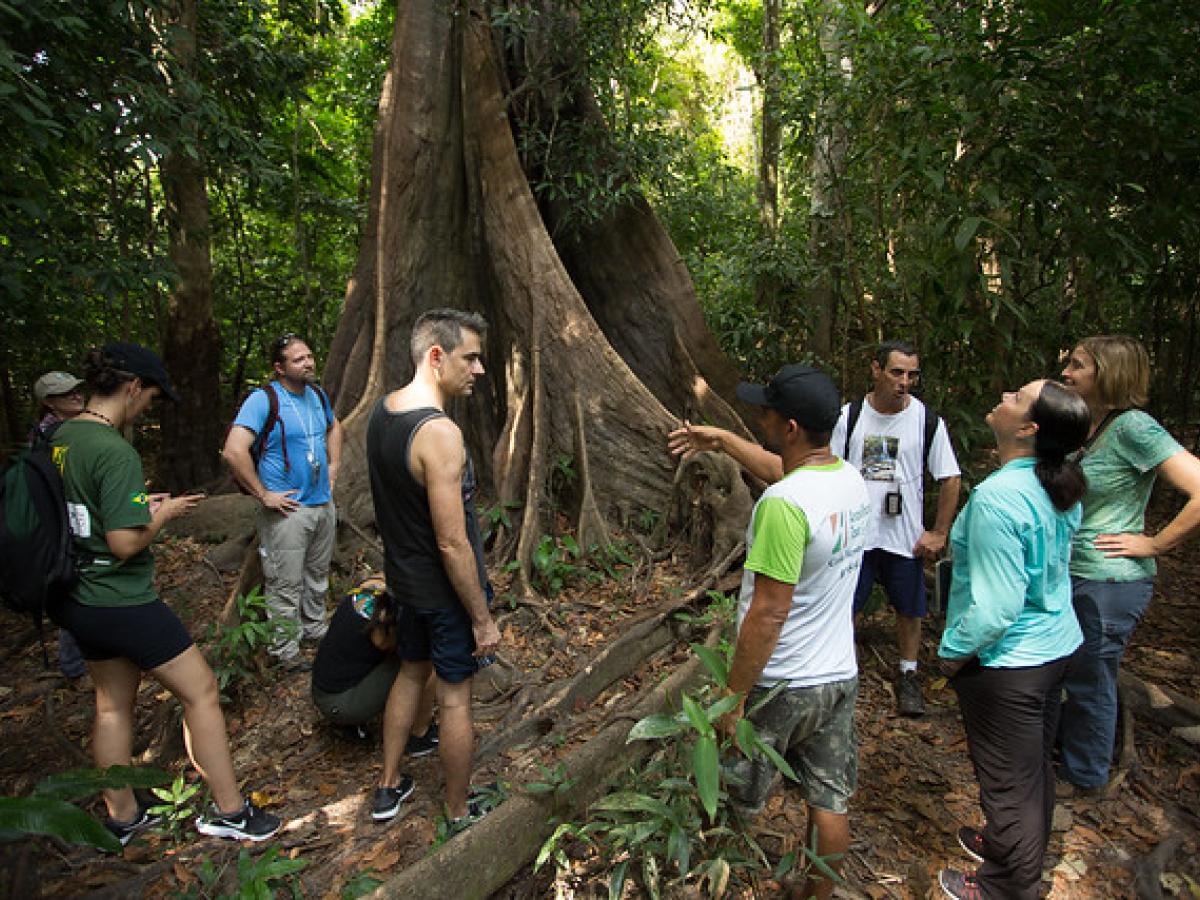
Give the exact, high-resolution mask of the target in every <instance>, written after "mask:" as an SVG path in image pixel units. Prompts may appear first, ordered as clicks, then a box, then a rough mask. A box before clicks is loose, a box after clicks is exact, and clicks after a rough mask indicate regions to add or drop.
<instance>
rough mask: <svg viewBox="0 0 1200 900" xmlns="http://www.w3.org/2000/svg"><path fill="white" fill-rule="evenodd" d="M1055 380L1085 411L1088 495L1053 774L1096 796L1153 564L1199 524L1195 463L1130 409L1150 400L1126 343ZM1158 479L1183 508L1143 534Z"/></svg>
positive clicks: (1101, 345)
mask: <svg viewBox="0 0 1200 900" xmlns="http://www.w3.org/2000/svg"><path fill="white" fill-rule="evenodd" d="M1062 378H1063V383H1064V384H1065V385H1066V386H1067V387H1068V388H1070V389H1071V390H1073V391H1074V392H1075V393H1077V394H1078V395H1079V396H1080V397H1082V398H1083V400H1084V402H1086V403H1087V405H1088V410H1089V411H1090V412H1091V417H1092V427H1091V432H1090V435H1089V437H1088V443H1087V444H1086V445H1085V446H1084V449H1083V452H1082V455H1081V457H1080V463H1081V464H1082V466H1083V471H1084V474H1086V475H1087V480H1088V490H1087V493H1086V494H1085V495H1084V498H1083V524H1082V525H1081V526H1080V528H1079V531H1078V533H1077V534H1076V535H1075V542H1074V544H1073V547H1072V555H1071V587H1072V594H1073V602H1074V605H1075V614H1076V615H1077V616H1078V617H1079V624H1080V627H1081V628H1082V629H1083V637H1084V642H1083V646H1082V647H1081V648H1080V649H1079V652H1078V653H1076V655H1075V658H1074V659H1073V660H1072V662H1071V667H1070V670H1069V672H1068V674H1067V680H1066V691H1067V697H1066V702H1065V703H1064V705H1063V712H1062V727H1061V731H1060V740H1061V746H1062V766H1061V769H1060V772H1059V774H1060V775H1061V776H1062V777H1063V778H1065V779H1066V780H1067V781H1069V782H1071V783H1072V784H1074V785H1076V786H1077V787H1080V788H1083V789H1085V790H1099V789H1102V788H1103V787H1104V786H1105V785H1106V784H1107V783H1108V768H1109V762H1110V760H1111V758H1112V747H1113V737H1114V735H1115V733H1116V726H1117V670H1118V667H1119V666H1120V663H1121V656H1122V654H1124V652H1125V646H1126V644H1127V643H1128V642H1129V636H1130V635H1131V634H1132V633H1133V629H1134V627H1135V626H1136V625H1137V623H1138V621H1139V620H1140V619H1141V618H1142V614H1143V613H1145V611H1146V607H1147V606H1148V605H1149V604H1150V597H1151V595H1152V594H1153V591H1154V582H1153V579H1154V574H1155V569H1156V567H1155V563H1154V557H1156V556H1158V555H1160V554H1162V553H1165V552H1166V551H1167V550H1170V549H1171V548H1172V547H1174V546H1175V545H1176V544H1178V543H1179V542H1180V541H1181V540H1183V538H1184V537H1186V536H1187V535H1188V534H1190V533H1191V532H1192V531H1194V530H1195V528H1196V526H1197V525H1198V524H1200V460H1197V459H1196V457H1195V456H1193V455H1192V454H1191V453H1188V452H1187V451H1186V450H1184V449H1183V447H1181V446H1179V444H1178V443H1177V442H1176V441H1175V439H1174V438H1172V437H1171V435H1169V434H1168V433H1167V432H1166V430H1165V429H1164V428H1163V427H1162V426H1161V425H1159V424H1158V422H1156V421H1155V420H1154V419H1153V418H1151V417H1150V416H1149V415H1147V414H1146V413H1144V412H1142V411H1141V410H1140V409H1138V408H1137V407H1140V406H1142V405H1143V404H1144V403H1145V402H1146V399H1147V395H1148V393H1149V388H1150V362H1149V358H1148V357H1147V355H1146V350H1145V348H1144V347H1143V346H1142V345H1141V344H1140V343H1138V342H1137V341H1136V340H1134V339H1133V338H1130V337H1125V336H1124V335H1106V336H1099V337H1089V338H1085V339H1084V340H1082V341H1080V342H1079V346H1077V347H1076V348H1075V349H1074V350H1072V351H1071V356H1070V358H1069V359H1068V360H1067V366H1066V368H1065V369H1063V373H1062ZM1158 475H1162V477H1163V478H1164V479H1165V480H1166V482H1167V483H1168V484H1170V485H1171V486H1172V487H1174V488H1176V489H1177V490H1179V491H1180V492H1182V493H1183V494H1185V495H1186V496H1187V498H1188V499H1187V503H1186V504H1184V507H1183V509H1181V510H1180V511H1179V513H1178V514H1177V515H1176V516H1175V518H1173V519H1172V520H1171V521H1170V522H1168V523H1167V525H1166V527H1164V528H1163V529H1162V530H1161V531H1159V532H1158V534H1155V535H1148V534H1146V532H1145V512H1146V504H1147V502H1149V499H1150V491H1151V489H1152V488H1153V487H1154V481H1155V478H1156V477H1157V476H1158Z"/></svg>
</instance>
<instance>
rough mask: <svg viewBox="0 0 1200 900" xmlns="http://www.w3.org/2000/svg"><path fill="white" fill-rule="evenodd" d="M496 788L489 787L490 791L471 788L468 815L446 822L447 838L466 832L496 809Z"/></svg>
mask: <svg viewBox="0 0 1200 900" xmlns="http://www.w3.org/2000/svg"><path fill="white" fill-rule="evenodd" d="M494 795H495V786H494V785H489V789H488V790H482V791H481V790H477V789H476V788H471V793H470V794H469V795H468V796H467V814H466V815H465V816H459V817H458V818H457V819H447V820H446V837H453V836H454V835H456V834H458V833H459V832H460V831H466V830H467V829H468V828H470V827H471V826H472V825H474V824H475V823H476V822H478V821H479V820H480V819H482V818H483V817H484V816H486V815H487V814H488V813H490V812H491V811H492V810H493V809H495V808H496V798H495V796H494Z"/></svg>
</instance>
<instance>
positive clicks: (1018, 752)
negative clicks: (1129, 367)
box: [938, 381, 1088, 900]
mask: <svg viewBox="0 0 1200 900" xmlns="http://www.w3.org/2000/svg"><path fill="white" fill-rule="evenodd" d="M987 423H988V425H990V426H991V428H992V431H993V433H994V434H995V436H996V445H997V451H998V453H999V457H1000V463H1001V467H1000V469H999V471H997V472H995V473H993V474H992V475H991V476H989V477H988V478H987V479H985V480H984V481H983V482H982V483H980V485H979V486H978V487H977V488H975V490H974V491H973V492H972V494H971V499H970V500H969V501H968V502H967V505H966V506H965V507H964V508H963V510H962V512H961V513H960V514H959V516H958V519H957V521H956V522H955V523H954V528H953V529H952V530H951V532H950V544H951V547H952V552H953V559H954V574H953V580H952V585H951V589H950V601H949V604H948V608H947V612H946V630H945V632H944V633H943V634H942V642H941V646H940V647H939V649H938V655H939V656H941V657H942V658H943V660H945V662H944V667H945V669H946V671H947V674H948V675H950V676H951V685H952V686H953V687H954V690H955V692H956V693H957V694H958V702H959V707H960V708H961V710H962V717H963V726H964V727H965V729H966V733H967V747H968V749H969V751H970V754H971V762H972V764H973V765H974V767H975V776H976V778H977V779H978V780H979V798H980V804H981V805H982V806H983V812H984V817H985V819H986V825H985V826H984V828H983V830H982V831H977V830H976V829H973V828H961V829H959V834H958V838H959V842H960V843H961V844H962V846H963V848H964V849H965V850H966V851H967V852H968V853H969V854H970V855H971V856H972V857H973V858H974V859H976V860H977V861H978V862H979V863H980V866H979V868H978V870H977V871H976V872H973V873H968V872H962V871H958V870H954V869H943V870H942V871H941V873H940V876H939V880H940V882H941V886H942V889H943V891H945V893H946V894H947V895H949V896H951V897H962V898H967V897H971V898H974V897H980V896H983V897H1004V898H1014V900H1015V898H1035V897H1037V896H1038V892H1039V886H1040V884H1041V877H1042V858H1043V856H1044V855H1045V852H1046V843H1047V841H1048V840H1049V837H1050V819H1051V815H1052V813H1053V811H1054V773H1053V769H1052V766H1051V761H1050V753H1051V749H1052V747H1053V740H1054V734H1055V731H1056V728H1057V723H1058V710H1059V693H1060V690H1061V685H1062V679H1063V676H1064V675H1065V674H1066V669H1067V661H1068V659H1069V657H1070V655H1071V654H1072V653H1073V652H1074V651H1075V648H1076V647H1078V646H1079V645H1080V643H1082V640H1083V637H1082V634H1081V632H1080V630H1079V624H1078V622H1077V621H1076V620H1075V613H1074V611H1073V610H1072V609H1071V585H1070V579H1069V575H1068V565H1069V560H1070V553H1071V539H1072V537H1073V536H1074V533H1075V529H1076V528H1078V527H1079V520H1080V511H1079V499H1080V498H1081V497H1082V496H1083V492H1084V490H1085V488H1086V483H1085V481H1084V477H1083V473H1082V471H1081V470H1080V468H1079V466H1078V465H1077V464H1076V463H1074V462H1071V461H1068V459H1067V455H1068V454H1070V453H1072V452H1074V451H1075V450H1077V449H1078V448H1079V447H1080V445H1082V444H1083V442H1084V439H1085V438H1086V437H1087V430H1088V410H1087V406H1086V405H1085V404H1084V403H1083V402H1082V401H1081V400H1080V399H1079V397H1077V396H1075V395H1074V394H1072V393H1071V392H1070V391H1068V390H1066V389H1065V388H1064V387H1063V386H1062V385H1059V384H1056V383H1054V382H1049V381H1034V382H1031V383H1030V384H1027V385H1025V386H1024V387H1023V388H1021V389H1020V390H1019V391H1015V392H1009V393H1005V394H1004V395H1003V398H1002V399H1001V401H1000V403H999V404H997V405H996V407H995V408H994V409H993V410H992V411H991V412H990V413H988V416H987Z"/></svg>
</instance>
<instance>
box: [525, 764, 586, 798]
mask: <svg viewBox="0 0 1200 900" xmlns="http://www.w3.org/2000/svg"><path fill="white" fill-rule="evenodd" d="M537 768H538V771H539V772H541V773H542V779H543V780H542V781H531V782H529V783H527V784H526V785H525V790H526V791H528V792H529V793H531V794H554V795H555V796H560V795H562V794H565V793H567V792H568V791H570V790H571V788H573V787H574V786H575V785H576V783H577V782H578V780H579V779H577V778H571V777H569V775H568V773H567V766H566V764H565V763H561V762H560V763H559V764H558V765H557V766H555V767H554V768H553V769H551V768H548V767H547V766H543V765H542V764H541V763H538V764H537Z"/></svg>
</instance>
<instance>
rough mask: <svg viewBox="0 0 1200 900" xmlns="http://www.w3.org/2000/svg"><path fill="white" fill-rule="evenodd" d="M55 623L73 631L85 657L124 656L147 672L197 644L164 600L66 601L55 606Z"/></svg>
mask: <svg viewBox="0 0 1200 900" xmlns="http://www.w3.org/2000/svg"><path fill="white" fill-rule="evenodd" d="M54 622H55V624H57V625H61V626H62V627H63V628H65V629H67V631H69V632H71V636H72V637H73V638H75V640H76V641H77V642H78V644H79V649H80V651H81V652H82V653H83V658H84V659H90V660H93V661H101V660H106V659H116V658H118V657H121V656H123V657H125V658H126V659H128V660H130V661H131V662H133V663H135V664H136V665H137V666H138V667H139V668H141V669H142V670H143V671H149V670H150V669H156V668H158V667H159V666H161V665H163V664H164V663H169V662H170V661H171V660H173V659H174V658H175V657H177V656H178V655H179V654H180V653H182V652H183V651H184V650H186V649H187V648H188V647H190V646H192V644H193V641H192V636H191V635H190V634H188V630H187V629H186V628H185V627H184V625H183V623H182V622H181V621H179V616H177V615H175V613H174V612H173V611H172V610H171V608H170V607H169V606H167V604H165V603H163V602H162V601H161V600H153V601H151V602H150V603H142V604H140V605H138V606H85V605H84V604H82V603H79V602H78V601H76V600H65V601H63V602H62V603H61V604H59V605H58V606H56V607H55V609H54Z"/></svg>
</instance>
